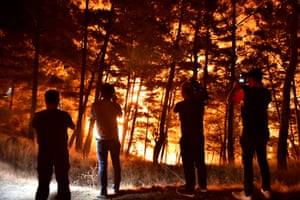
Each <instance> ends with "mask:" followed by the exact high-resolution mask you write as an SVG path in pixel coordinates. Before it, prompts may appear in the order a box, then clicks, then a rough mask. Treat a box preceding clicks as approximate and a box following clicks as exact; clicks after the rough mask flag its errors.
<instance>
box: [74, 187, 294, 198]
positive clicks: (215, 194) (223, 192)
mask: <svg viewBox="0 0 300 200" xmlns="http://www.w3.org/2000/svg"><path fill="white" fill-rule="evenodd" d="M240 189H241V188H221V187H220V188H218V189H210V190H208V191H207V192H206V193H197V195H196V196H195V197H194V198H189V197H183V196H180V195H178V194H177V192H176V187H152V188H140V189H137V190H134V189H132V190H123V191H122V194H121V195H119V196H115V197H114V196H111V197H110V198H109V199H116V200H117V199H119V200H123V199H128V200H138V199H141V200H183V199H199V200H200V199H201V200H233V199H234V198H233V197H232V195H231V193H232V191H236V190H240ZM74 195H75V194H74ZM87 199H88V198H87ZM93 199H97V198H95V197H94V198H93ZM263 199H264V198H263V196H262V195H261V194H260V192H259V190H258V189H256V190H255V193H254V195H253V200H263ZM272 199H273V200H300V191H298V192H289V193H282V192H274V193H273V198H272Z"/></svg>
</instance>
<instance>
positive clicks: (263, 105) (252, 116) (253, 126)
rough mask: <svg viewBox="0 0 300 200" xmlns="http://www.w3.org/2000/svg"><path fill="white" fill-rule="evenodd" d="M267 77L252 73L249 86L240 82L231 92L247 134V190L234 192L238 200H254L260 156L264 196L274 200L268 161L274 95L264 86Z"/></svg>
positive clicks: (244, 150)
mask: <svg viewBox="0 0 300 200" xmlns="http://www.w3.org/2000/svg"><path fill="white" fill-rule="evenodd" d="M262 77H263V73H262V72H261V71H260V70H259V69H257V68H256V69H252V70H250V71H249V73H248V74H247V80H248V85H241V84H239V82H236V83H235V84H234V86H233V88H232V90H231V91H230V93H229V95H228V98H227V101H228V102H229V103H239V104H241V115H242V122H243V132H242V136H241V138H240V142H241V147H242V158H243V165H244V190H243V191H241V192H233V193H232V195H233V197H235V198H236V199H240V200H251V199H252V192H253V163H252V161H253V156H254V152H256V156H257V160H258V163H259V167H260V172H261V177H262V189H261V192H262V194H263V196H264V197H265V198H267V199H269V198H271V192H270V189H271V187H270V170H269V165H268V161H267V153H266V147H267V142H268V140H269V128H268V113H267V109H268V105H269V103H270V102H271V100H272V98H271V93H270V91H269V90H268V89H266V88H264V86H263V84H262Z"/></svg>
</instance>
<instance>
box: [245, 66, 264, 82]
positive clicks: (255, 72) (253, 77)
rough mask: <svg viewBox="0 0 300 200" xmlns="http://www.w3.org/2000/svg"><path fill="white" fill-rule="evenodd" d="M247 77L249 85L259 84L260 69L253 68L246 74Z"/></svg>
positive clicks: (261, 75) (261, 76) (260, 79)
mask: <svg viewBox="0 0 300 200" xmlns="http://www.w3.org/2000/svg"><path fill="white" fill-rule="evenodd" d="M247 76H248V81H249V84H250V83H251V82H256V83H261V81H262V78H263V73H262V71H261V70H260V69H258V68H255V69H251V70H250V71H249V72H248V74H247Z"/></svg>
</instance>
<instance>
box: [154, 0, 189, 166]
mask: <svg viewBox="0 0 300 200" xmlns="http://www.w3.org/2000/svg"><path fill="white" fill-rule="evenodd" d="M184 4H185V0H182V1H181V10H180V18H179V24H178V29H177V30H178V32H177V36H176V41H175V44H174V48H175V49H177V50H178V49H179V40H180V36H181V25H182V18H183V12H184ZM176 59H177V58H176V56H175V55H173V61H172V63H171V67H170V72H169V78H168V82H167V86H166V94H165V97H164V101H163V109H162V114H161V119H160V124H159V137H158V140H157V142H156V144H155V146H154V150H153V163H154V164H157V163H158V157H159V153H160V151H161V148H162V146H163V144H164V142H165V140H166V138H167V135H166V133H165V121H166V117H167V109H168V102H169V96H170V92H171V89H172V85H173V79H174V76H175V68H176V62H177V60H176Z"/></svg>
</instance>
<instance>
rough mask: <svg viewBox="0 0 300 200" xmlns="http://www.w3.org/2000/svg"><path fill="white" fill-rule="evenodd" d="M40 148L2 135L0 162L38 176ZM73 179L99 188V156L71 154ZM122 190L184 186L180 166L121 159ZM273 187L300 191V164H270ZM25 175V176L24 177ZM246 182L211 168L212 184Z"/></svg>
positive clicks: (235, 170) (229, 169) (234, 172)
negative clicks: (283, 166) (284, 167)
mask: <svg viewBox="0 0 300 200" xmlns="http://www.w3.org/2000/svg"><path fill="white" fill-rule="evenodd" d="M36 149H37V145H36V144H34V143H33V142H32V141H31V140H28V139H26V138H21V137H14V136H8V135H4V134H0V159H1V160H2V162H5V163H7V164H9V166H11V168H12V169H13V170H14V172H17V173H20V174H21V175H22V177H26V176H28V177H31V178H35V176H36ZM70 162H71V170H70V180H71V183H72V184H73V185H79V186H88V187H92V188H95V187H98V168H97V156H96V154H95V153H91V155H90V156H89V157H88V158H87V159H85V158H83V157H82V154H81V153H78V152H76V151H74V150H71V151H70ZM121 166H122V187H127V188H129V187H131V188H132V187H141V186H143V187H147V186H154V185H155V186H159V185H162V186H163V185H177V184H183V183H184V176H183V170H182V168H181V166H167V165H153V164H152V163H151V162H149V161H145V160H143V159H141V158H137V157H133V156H126V157H125V156H123V155H122V156H121ZM270 166H271V176H272V187H273V188H276V189H277V190H278V191H285V190H287V188H289V189H293V188H294V189H299V188H300V163H299V162H289V169H288V170H287V171H284V172H282V171H278V170H277V169H276V164H275V163H271V164H270ZM108 170H109V183H112V166H111V163H109V169H108ZM259 173H260V172H259V169H258V167H257V163H255V182H257V183H260V174H259ZM24 174H26V175H25V176H24ZM242 183H243V169H242V166H241V165H239V166H237V165H235V166H230V165H223V166H208V184H209V185H212V186H213V185H228V186H230V185H236V184H240V185H241V184H242Z"/></svg>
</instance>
